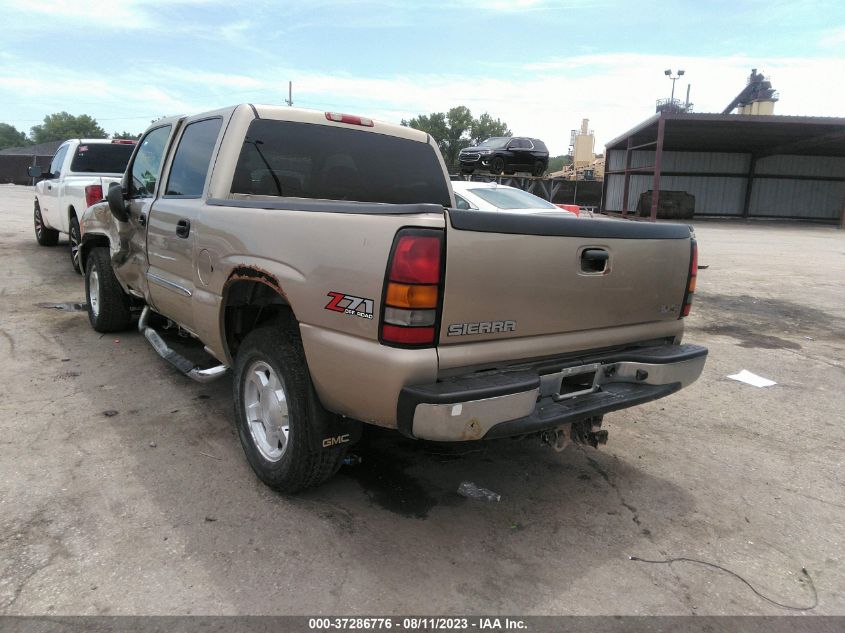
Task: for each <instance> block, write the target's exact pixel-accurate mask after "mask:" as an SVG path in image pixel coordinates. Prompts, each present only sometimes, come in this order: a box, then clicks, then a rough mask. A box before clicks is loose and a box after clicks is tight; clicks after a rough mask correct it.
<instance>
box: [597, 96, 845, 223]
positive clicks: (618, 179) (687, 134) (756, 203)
mask: <svg viewBox="0 0 845 633" xmlns="http://www.w3.org/2000/svg"><path fill="white" fill-rule="evenodd" d="M606 148H607V153H606V157H607V158H606V170H605V179H604V191H603V193H602V211H604V212H608V213H621V214H622V215H623V217H624V216H627V215H628V214H629V213H631V212H632V207H631V204H632V201H633V205H634V209H635V208H636V201H637V200H639V198H640V196H641V194H643V193H644V192H648V191H651V192H652V195H651V214H650V219H652V220H655V219H656V218H657V209H658V196H659V192H660V191H661V190H663V191H685V192H687V193H689V194H692V195H693V196H695V217H708V216H710V217H735V218H746V219H747V218H783V219H799V220H813V221H822V222H829V223H838V224H840V226H843V224H844V223H845V118H827V117H798V116H776V115H770V116H759V115H738V114H692V113H685V114H670V113H659V114H656V115H654V116H653V117H651V118H649V119H647V120H646V121H643V122H642V123H641V124H640V125H638V126H636V127H635V128H633V129H631V130H629V131H628V132H626V133H625V134H623V135H621V136H619V137H617V138H615V139H614V140H612V141H611V142H610V143H608V144H607V145H606Z"/></svg>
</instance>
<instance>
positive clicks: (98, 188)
mask: <svg viewBox="0 0 845 633" xmlns="http://www.w3.org/2000/svg"><path fill="white" fill-rule="evenodd" d="M133 149H135V141H132V140H123V139H113V140H109V139H78V138H76V139H69V140H67V141H65V142H64V143H62V144H61V145H60V146H59V149H58V150H57V151H56V154H55V155H54V156H53V161H52V162H51V163H50V171H49V172H47V173H44V172H43V171H42V169H41V167H40V166H39V165H33V166H32V167H30V168H29V169H27V173H28V174H29V175H30V176H32V177H33V178H42V180H41V181H40V182H38V184H36V185H35V212H34V221H35V239H36V240H37V241H38V243H39V244H40V245H41V246H55V245H56V244H57V243H58V241H59V234H60V233H66V234H67V235H68V239H69V241H70V261H71V264H72V265H73V269H74V270H75V271H76V272H78V273H80V272H82V269H81V268H80V266H79V242H80V239H81V235H80V232H79V218H81V217H82V214H83V213H84V212H85V209H87V208H88V207H90V206H91V205H92V204H94V203H96V202H99V201H100V200H102V199H103V198H105V196H106V194H107V193H108V190H109V185H110V184H111V183H113V182H120V179H121V177H122V176H123V172H124V171H126V164H127V163H128V162H129V157H130V156H131V155H132V150H133Z"/></svg>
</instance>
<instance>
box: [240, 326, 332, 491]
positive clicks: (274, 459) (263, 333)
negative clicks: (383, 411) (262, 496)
mask: <svg viewBox="0 0 845 633" xmlns="http://www.w3.org/2000/svg"><path fill="white" fill-rule="evenodd" d="M233 388H234V401H235V421H236V424H237V427H238V436H239V437H240V439H241V445H242V446H243V449H244V453H245V454H246V458H247V461H248V462H249V465H250V466H251V467H252V470H253V471H255V474H256V475H257V476H258V478H259V479H260V480H261V481H263V482H264V483H265V484H267V485H268V486H269V487H270V488H273V489H275V490H278V491H279V492H281V493H285V494H290V493H294V492H298V491H300V490H304V489H305V488H310V487H313V486H316V485H318V484H321V483H323V482H324V481H326V480H327V479H328V478H329V477H331V476H332V475H334V474H335V473H336V472H337V471H338V469H339V468H340V465H341V462H342V461H343V457H344V455H345V454H346V448H347V447H346V446H336V447H333V448H323V449H320V450H314V449H313V448H312V444H311V443H310V442H309V433H312V432H316V430H317V429H318V428H320V427H321V426H322V424H323V423H324V422H325V420H326V419H327V418H326V417H325V416H332V415H334V414H332V413H329V412H328V411H326V410H325V409H324V408H323V406H322V405H321V404H320V401H319V399H318V398H317V394H316V392H315V391H314V386H313V384H312V383H311V375H310V374H309V372H308V366H307V364H306V362H305V352H304V351H303V349H302V342H301V340H300V338H299V329H298V327H297V325H296V324H295V323H290V324H287V323H282V322H279V323H276V324H274V325H272V326H268V327H261V328H258V329H256V330H253V331H252V332H250V333H249V335H247V337H246V338H245V339H244V341H243V343H241V346H240V348H239V349H238V353H237V356H236V358H235V375H234V379H233ZM280 392H281V393H280ZM250 418H252V419H251V420H250ZM268 424H270V425H271V426H274V427H275V432H271V431H270V428H269V427H268Z"/></svg>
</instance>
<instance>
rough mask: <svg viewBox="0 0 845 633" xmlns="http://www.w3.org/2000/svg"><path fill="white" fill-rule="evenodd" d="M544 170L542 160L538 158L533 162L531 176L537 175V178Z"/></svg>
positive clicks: (544, 166)
mask: <svg viewBox="0 0 845 633" xmlns="http://www.w3.org/2000/svg"><path fill="white" fill-rule="evenodd" d="M544 171H546V165H545V163H543V161H541V160H538V161H537V162H536V163H534V169H532V170H531V175H532V176H537V177H538V178H539V177H540V176H542V175H543V172H544Z"/></svg>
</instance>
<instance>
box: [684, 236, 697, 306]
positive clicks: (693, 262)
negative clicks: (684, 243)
mask: <svg viewBox="0 0 845 633" xmlns="http://www.w3.org/2000/svg"><path fill="white" fill-rule="evenodd" d="M690 248H691V251H692V252H691V253H690V261H689V276H688V277H687V290H686V292H685V293H684V305H683V307H682V308H681V317H685V316H689V313H690V310H691V309H692V296H693V295H694V294H695V282H696V279H697V278H698V242H696V241H695V240H692V246H691V247H690Z"/></svg>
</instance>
